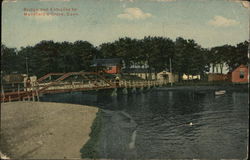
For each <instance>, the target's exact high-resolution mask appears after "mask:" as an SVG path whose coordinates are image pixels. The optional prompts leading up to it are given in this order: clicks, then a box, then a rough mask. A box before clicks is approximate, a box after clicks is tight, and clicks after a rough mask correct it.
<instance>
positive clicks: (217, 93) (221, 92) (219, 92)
mask: <svg viewBox="0 0 250 160" xmlns="http://www.w3.org/2000/svg"><path fill="white" fill-rule="evenodd" d="M225 93H226V91H225V90H220V91H215V95H216V96H219V95H223V94H225Z"/></svg>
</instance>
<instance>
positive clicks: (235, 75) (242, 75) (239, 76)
mask: <svg viewBox="0 0 250 160" xmlns="http://www.w3.org/2000/svg"><path fill="white" fill-rule="evenodd" d="M248 76H249V73H248V67H247V66H245V65H240V66H239V67H237V68H236V69H235V70H233V72H232V82H233V83H247V82H248V79H249V77H248Z"/></svg>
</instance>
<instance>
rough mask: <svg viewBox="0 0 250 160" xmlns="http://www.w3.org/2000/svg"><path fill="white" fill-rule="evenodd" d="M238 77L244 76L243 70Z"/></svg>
mask: <svg viewBox="0 0 250 160" xmlns="http://www.w3.org/2000/svg"><path fill="white" fill-rule="evenodd" d="M240 78H241V79H243V78H244V72H243V71H240Z"/></svg>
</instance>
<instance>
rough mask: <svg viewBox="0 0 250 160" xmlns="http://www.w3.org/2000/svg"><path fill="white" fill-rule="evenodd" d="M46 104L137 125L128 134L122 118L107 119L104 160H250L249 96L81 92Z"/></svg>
mask: <svg viewBox="0 0 250 160" xmlns="http://www.w3.org/2000/svg"><path fill="white" fill-rule="evenodd" d="M43 100H44V101H57V102H67V103H78V104H86V105H94V106H98V107H100V108H102V109H105V110H112V111H116V112H119V111H123V112H124V113H126V114H128V115H129V116H130V117H132V119H133V121H135V123H136V124H137V127H136V132H135V130H130V129H124V128H123V127H122V126H123V124H124V123H123V120H121V119H119V118H117V119H116V121H115V122H114V121H112V120H111V119H110V117H109V118H106V119H104V123H105V127H104V128H103V130H104V131H103V132H102V136H101V137H102V138H101V140H100V146H99V152H100V153H99V156H100V158H141V159H142V158H147V159H149V158H199V159H201V158H208V159H214V158H245V157H246V147H247V132H246V131H247V129H248V125H249V124H248V94H247V93H244V92H234V91H231V92H227V93H226V94H225V95H222V96H217V97H215V96H214V93H213V92H210V91H203V92H196V91H192V90H171V91H168V90H165V91H164V90H161V91H151V92H145V93H140V94H129V95H118V96H117V97H111V96H110V95H108V94H96V93H89V94H85V93H82V92H78V93H74V94H57V95H54V96H48V97H46V96H45V97H43ZM116 112H114V113H116ZM111 117H112V116H111ZM190 122H192V124H193V125H189V124H190ZM135 133H136V136H135ZM133 135H134V137H135V138H134V141H133V148H134V149H133V151H131V150H129V144H131V137H133Z"/></svg>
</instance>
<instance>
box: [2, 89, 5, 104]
mask: <svg viewBox="0 0 250 160" xmlns="http://www.w3.org/2000/svg"><path fill="white" fill-rule="evenodd" d="M2 96H3V103H4V100H5V94H4V89H3V86H2Z"/></svg>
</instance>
